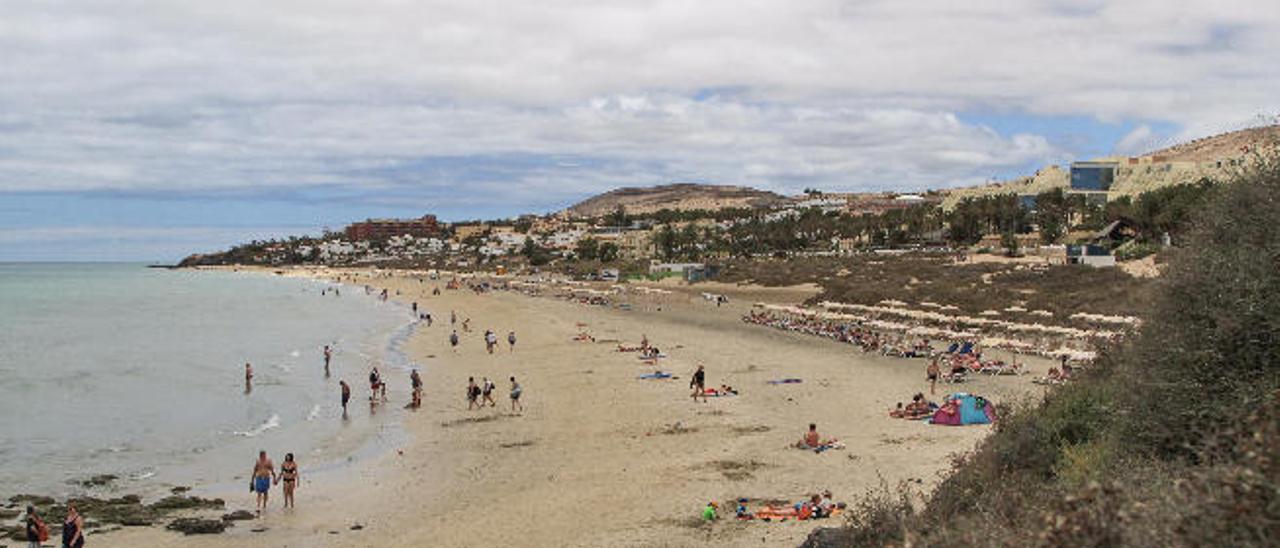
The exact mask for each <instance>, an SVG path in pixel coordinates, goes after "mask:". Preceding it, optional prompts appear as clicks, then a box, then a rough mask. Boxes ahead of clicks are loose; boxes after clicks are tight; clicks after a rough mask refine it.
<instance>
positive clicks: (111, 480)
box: [0, 264, 417, 528]
mask: <svg viewBox="0 0 1280 548" xmlns="http://www.w3.org/2000/svg"><path fill="white" fill-rule="evenodd" d="M135 266H136V267H137V268H139V269H145V268H148V265H142V264H138V265H135ZM170 270H171V269H170ZM225 272H226V273H232V271H231V270H226V271H225ZM235 272H236V273H238V274H245V275H249V276H253V277H259V278H262V279H268V278H274V277H275V276H271V272H269V271H266V270H261V271H258V270H251V269H237V270H236V271H235ZM233 283H235V282H233ZM288 287H292V288H293V289H287V288H286V289H283V290H282V291H284V293H282V295H283V294H288V293H291V292H293V291H296V290H301V291H302V292H303V293H309V294H314V293H316V292H318V291H319V288H320V285H313V284H311V283H310V280H305V281H304V280H297V281H296V282H289V284H288ZM344 289H345V288H344ZM349 298H353V299H361V298H363V299H369V300H372V297H366V296H364V295H360V296H357V295H356V294H355V293H352V294H351V297H349ZM392 304H393V305H394V306H395V307H396V308H397V310H394V311H385V312H379V314H382V315H383V316H385V317H382V316H378V317H377V319H375V320H374V321H376V322H383V323H385V324H386V327H385V328H383V327H376V326H373V324H369V329H367V330H361V331H359V332H358V333H360V334H361V336H360V337H357V338H352V339H351V340H349V341H344V344H346V345H348V346H345V348H346V351H347V352H351V353H353V354H352V355H361V356H363V355H365V354H369V355H370V356H369V357H370V359H372V360H374V361H376V362H377V363H378V364H379V366H380V367H382V368H384V369H392V370H395V371H399V370H400V369H401V368H402V367H407V364H409V363H410V362H411V359H410V357H409V353H408V352H406V351H404V348H403V346H404V343H405V341H406V340H407V339H409V338H411V337H412V335H413V333H414V330H415V328H416V323H417V322H416V321H414V320H409V319H408V310H407V307H405V309H404V310H399V308H400V306H399V305H398V304H396V303H392ZM347 308H348V309H349V308H350V307H347ZM369 310H370V311H371V312H373V308H369ZM320 312H321V313H324V310H321V311H320ZM335 313H337V312H335ZM400 314H403V317H402V316H400ZM371 318H373V316H371ZM347 333H352V332H347ZM334 342H337V340H335V341H334ZM295 347H296V348H304V349H305V348H309V347H308V346H307V344H306V343H301V345H299V343H298V342H290V343H289V344H286V345H283V346H281V348H284V349H288V348H295ZM318 348H319V347H316V348H315V349H314V350H315V351H316V352H317V353H318ZM341 348H342V347H340V348H339V351H338V352H339V354H340V353H341V352H342V351H343V350H342V349H341ZM309 353H310V350H306V351H304V354H309ZM285 354H288V355H292V356H293V357H294V361H293V362H290V363H291V364H292V365H291V366H290V365H284V366H281V365H277V364H275V363H273V362H269V361H262V362H261V363H260V361H259V360H253V363H254V364H255V366H257V367H255V369H258V370H259V371H257V372H258V373H261V374H260V375H258V377H260V378H259V379H255V381H262V380H263V378H265V381H263V382H255V383H254V384H255V389H257V388H261V387H262V386H272V385H277V384H280V383H279V381H275V380H272V378H271V375H272V374H275V375H280V374H293V373H294V372H295V370H297V374H302V375H305V374H307V373H308V371H309V370H310V369H311V366H310V365H309V363H307V362H306V360H305V358H304V359H303V363H298V362H297V354H298V350H293V351H292V352H285ZM342 362H343V360H342V358H338V359H337V360H335V367H337V368H338V369H337V370H336V371H338V372H339V373H336V375H340V374H341V373H340V371H341V369H342V365H341V364H342ZM366 362H367V360H365V361H359V362H358V363H359V365H355V367H356V369H359V370H363V371H367V369H364V368H365V363H366ZM350 365H351V364H350V363H349V364H348V367H350ZM299 367H301V368H302V369H299ZM316 370H317V371H318V370H319V369H318V366H317V367H316ZM263 374H265V377H264V375H263ZM360 376H362V374H361V373H357V374H356V377H357V378H358V377H360ZM332 382H335V383H336V377H335V380H334V381H332ZM352 384H353V385H354V386H360V385H359V384H358V383H357V382H354V381H353V382H352ZM233 386H234V385H233ZM333 386H334V388H333V390H334V391H333V394H332V397H331V398H330V397H329V396H330V395H331V394H329V392H328V391H327V390H326V391H325V392H324V394H323V395H324V397H318V396H319V395H318V394H314V396H317V398H318V399H313V401H315V402H317V403H315V405H312V406H311V410H310V412H308V413H303V414H304V415H305V420H304V419H303V418H302V416H303V415H299V414H298V413H300V412H305V411H306V409H307V408H306V407H302V408H297V407H289V408H288V409H291V410H292V411H291V413H290V414H292V415H297V416H296V417H293V418H292V420H286V424H284V429H285V430H286V431H288V430H289V429H291V428H296V429H299V430H298V431H294V432H290V433H288V434H287V436H286V439H285V440H283V441H276V442H267V443H269V444H280V443H283V444H284V445H294V443H293V442H296V441H298V440H302V443H300V444H298V445H297V447H298V449H295V452H299V455H300V456H302V457H303V458H308V457H310V458H315V456H314V455H317V454H323V455H325V456H324V457H323V458H324V460H323V461H321V462H320V463H319V464H318V465H313V466H312V470H313V472H312V473H314V474H317V475H324V476H328V475H335V477H337V476H341V469H342V468H344V467H349V466H353V465H358V464H359V463H361V462H363V461H366V460H371V459H373V458H376V457H379V456H381V455H384V454H386V453H390V452H392V451H394V450H395V449H396V448H397V447H402V446H403V445H405V443H406V440H407V438H408V433H407V432H406V431H405V430H404V428H403V426H402V420H403V413H400V412H399V410H395V411H396V413H395V415H396V416H395V417H392V418H393V420H380V421H378V422H377V423H370V424H364V425H358V429H355V430H353V429H348V428H336V429H334V428H321V429H320V430H317V429H316V426H314V424H316V423H313V422H312V421H326V420H328V419H329V418H334V417H337V415H334V417H330V415H332V413H331V412H332V411H333V410H334V408H336V407H337V405H336V401H337V395H336V394H337V392H336V384H334V385H333ZM255 392H256V390H255ZM406 393H407V390H406ZM389 395H390V394H389ZM393 397H394V396H393ZM308 405H310V404H308ZM357 405H358V404H357ZM299 409H301V411H298V410H299ZM386 411H387V412H389V411H392V410H390V409H388V410H386ZM358 412H359V411H358V407H357V408H356V413H358ZM284 414H285V411H283V410H281V411H279V412H278V413H275V414H272V415H271V416H270V417H269V418H267V419H265V420H262V421H259V422H256V423H245V424H244V425H243V426H241V427H240V428H241V429H238V430H232V429H230V428H228V429H225V430H224V429H222V428H221V427H220V428H219V429H218V430H217V432H216V433H217V434H218V435H219V436H231V438H225V439H224V440H223V441H222V442H221V443H238V444H241V445H243V444H246V443H248V444H252V443H253V442H249V441H245V440H253V439H256V438H258V437H259V436H262V435H264V434H267V433H268V432H271V431H273V430H275V429H276V428H278V427H279V425H280V420H279V419H280V416H281V415H284ZM339 414H340V412H339ZM353 419H357V417H356V416H355V413H353ZM335 420H336V418H335ZM357 420H358V419H357ZM277 436H278V434H277ZM268 437H271V436H268ZM232 439H235V440H241V441H237V442H232V441H230V440H232ZM216 443H218V442H215V444H216ZM114 447H115V446H112V450H113V451H114V450H115V449H114ZM196 447H197V448H203V447H206V446H205V445H197V446H196ZM209 447H216V445H214V446H209ZM103 451H105V449H103ZM191 453H192V454H193V455H194V454H195V453H203V451H198V450H192V451H191ZM185 454H186V453H184V452H183V451H182V446H178V448H177V449H172V448H170V449H167V450H165V449H162V450H160V452H158V453H156V452H154V451H153V453H151V454H150V455H148V456H151V457H153V458H142V457H139V460H136V461H134V462H135V464H136V466H135V468H137V469H140V470H142V471H143V473H135V472H133V471H132V470H134V468H124V469H116V468H103V467H100V466H99V467H87V469H86V470H85V473H84V475H83V476H71V477H68V478H67V481H66V482H65V483H57V484H52V485H48V486H47V488H45V487H39V486H23V487H21V488H14V487H12V486H11V488H10V489H9V491H10V492H9V493H7V494H5V495H4V496H3V501H4V502H7V503H8V505H7V506H6V508H8V509H10V510H11V509H13V508H17V507H18V506H20V505H18V504H17V502H18V500H17V499H20V498H21V499H25V498H33V499H37V500H47V499H56V500H57V501H59V502H61V501H66V500H81V501H90V502H92V501H108V500H116V501H120V500H124V499H130V500H133V499H136V500H137V501H138V504H141V505H143V506H145V505H146V504H150V503H152V502H155V501H160V500H162V499H165V498H167V497H171V496H174V495H182V496H194V497H198V498H203V499H215V498H225V499H234V498H235V497H237V496H239V495H240V494H241V493H242V490H241V489H242V487H243V483H244V481H245V479H244V478H243V477H242V476H243V473H244V472H247V469H248V468H247V466H246V467H243V468H244V470H241V468H242V467H240V466H235V467H234V471H239V472H240V474H239V475H235V474H233V473H232V470H229V469H227V468H226V467H225V466H223V465H225V464H227V459H226V458H225V455H223V456H220V457H217V458H215V459H213V460H210V459H209V458H207V456H192V457H191V458H187V457H184V455H185ZM282 454H283V453H282ZM202 470H221V472H215V473H213V474H209V476H221V477H219V478H216V479H215V478H214V477H209V478H206V479H200V478H189V479H187V480H185V481H184V480H183V479H182V478H183V477H186V476H188V475H189V474H190V473H191V472H195V473H196V474H202V472H201V471H202ZM4 502H0V504H4ZM133 506H137V504H134V505H133ZM229 508H231V509H235V508H234V507H233V506H232V507H229ZM135 509H136V508H135ZM123 511H124V509H121V512H114V511H113V512H112V515H113V518H118V517H120V516H119V515H116V514H120V513H122V512H123ZM6 513H7V512H6ZM91 521H94V520H91ZM126 521H130V520H126ZM99 523H102V524H103V525H104V526H105V527H106V528H110V527H111V526H112V525H113V524H118V523H116V522H113V521H112V520H110V519H108V520H103V521H99ZM160 525H163V524H160Z"/></svg>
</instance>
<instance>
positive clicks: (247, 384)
mask: <svg viewBox="0 0 1280 548" xmlns="http://www.w3.org/2000/svg"><path fill="white" fill-rule="evenodd" d="M252 390H253V366H252V365H249V362H245V364H244V393H245V394H248V393H249V392H250V391H252Z"/></svg>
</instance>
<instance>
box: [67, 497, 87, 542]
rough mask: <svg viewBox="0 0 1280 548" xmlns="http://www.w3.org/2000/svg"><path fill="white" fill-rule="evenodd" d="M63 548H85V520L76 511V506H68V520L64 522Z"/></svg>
mask: <svg viewBox="0 0 1280 548" xmlns="http://www.w3.org/2000/svg"><path fill="white" fill-rule="evenodd" d="M62 546H63V548H83V547H84V518H83V517H80V513H79V512H77V511H76V505H74V504H68V505H67V519H65V520H63V522H62Z"/></svg>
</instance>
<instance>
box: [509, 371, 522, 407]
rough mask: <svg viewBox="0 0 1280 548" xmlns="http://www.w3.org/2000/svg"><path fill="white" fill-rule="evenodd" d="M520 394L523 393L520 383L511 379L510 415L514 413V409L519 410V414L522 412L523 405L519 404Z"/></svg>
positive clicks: (513, 378)
mask: <svg viewBox="0 0 1280 548" xmlns="http://www.w3.org/2000/svg"><path fill="white" fill-rule="evenodd" d="M522 392H524V388H523V387H521V386H520V383H518V382H516V378H515V377H511V412H512V413H515V412H516V408H519V409H520V412H521V413H523V412H524V404H523V403H520V393H522Z"/></svg>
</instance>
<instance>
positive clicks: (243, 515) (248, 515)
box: [222, 510, 256, 521]
mask: <svg viewBox="0 0 1280 548" xmlns="http://www.w3.org/2000/svg"><path fill="white" fill-rule="evenodd" d="M254 517H256V516H254V514H253V512H250V511H248V510H236V511H235V512H231V513H230V514H223V515H222V521H244V520H247V519H253V518H254Z"/></svg>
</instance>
